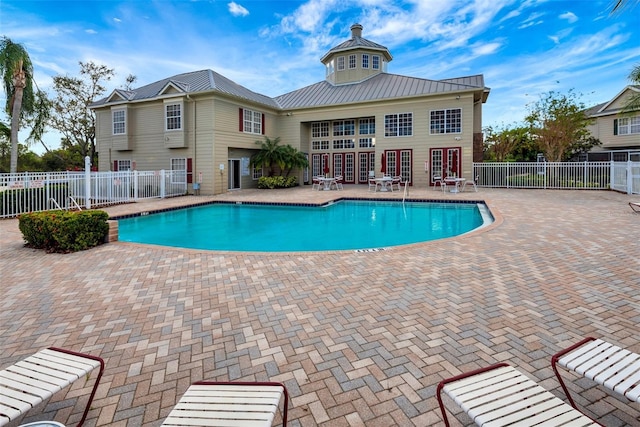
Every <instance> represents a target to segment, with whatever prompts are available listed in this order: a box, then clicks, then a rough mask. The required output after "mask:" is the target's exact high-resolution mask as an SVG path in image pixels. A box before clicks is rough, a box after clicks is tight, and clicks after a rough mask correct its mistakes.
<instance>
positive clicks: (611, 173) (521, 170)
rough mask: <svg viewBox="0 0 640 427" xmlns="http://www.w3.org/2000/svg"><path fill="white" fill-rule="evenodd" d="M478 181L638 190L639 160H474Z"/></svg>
mask: <svg viewBox="0 0 640 427" xmlns="http://www.w3.org/2000/svg"><path fill="white" fill-rule="evenodd" d="M473 176H474V177H476V176H477V177H478V185H479V186H482V187H496V188H543V189H580V190H605V189H612V190H616V191H621V192H624V193H628V194H640V163H639V162H630V161H627V162H562V163H560V162H558V163H555V162H518V163H503V162H501V163H498V162H493V163H474V164H473Z"/></svg>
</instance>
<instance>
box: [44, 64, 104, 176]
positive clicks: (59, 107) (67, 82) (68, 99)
mask: <svg viewBox="0 0 640 427" xmlns="http://www.w3.org/2000/svg"><path fill="white" fill-rule="evenodd" d="M79 64H80V76H79V77H70V76H55V77H54V78H53V88H54V90H55V92H56V98H55V99H54V100H53V101H52V102H53V112H52V115H51V118H50V120H49V123H50V125H51V127H53V128H54V129H56V130H58V131H59V132H60V133H62V135H63V136H64V140H66V142H67V144H68V145H70V146H77V147H78V149H79V151H80V153H81V155H82V157H83V158H84V157H85V156H89V157H90V158H91V163H92V164H97V161H98V159H97V156H96V117H95V113H94V112H93V111H92V110H91V109H90V108H89V106H90V105H91V104H92V103H93V102H94V101H95V100H96V99H97V98H98V97H99V96H100V95H102V94H103V93H104V92H105V91H106V87H105V86H104V82H105V81H109V80H111V77H113V75H114V71H113V69H111V68H107V67H106V66H105V65H97V64H95V63H93V62H87V63H84V62H80V63H79Z"/></svg>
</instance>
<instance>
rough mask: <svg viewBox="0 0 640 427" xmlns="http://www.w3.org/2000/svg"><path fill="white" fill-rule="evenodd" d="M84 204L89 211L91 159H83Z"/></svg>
mask: <svg viewBox="0 0 640 427" xmlns="http://www.w3.org/2000/svg"><path fill="white" fill-rule="evenodd" d="M84 203H85V207H86V208H87V209H91V158H90V157H89V156H85V157H84Z"/></svg>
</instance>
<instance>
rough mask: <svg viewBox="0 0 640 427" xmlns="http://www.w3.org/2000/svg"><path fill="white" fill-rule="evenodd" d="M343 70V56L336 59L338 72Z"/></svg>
mask: <svg viewBox="0 0 640 427" xmlns="http://www.w3.org/2000/svg"><path fill="white" fill-rule="evenodd" d="M342 70H344V56H339V57H338V71H342Z"/></svg>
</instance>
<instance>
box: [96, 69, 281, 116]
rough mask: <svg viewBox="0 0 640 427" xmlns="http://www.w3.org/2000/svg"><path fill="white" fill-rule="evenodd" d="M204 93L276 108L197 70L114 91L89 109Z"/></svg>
mask: <svg viewBox="0 0 640 427" xmlns="http://www.w3.org/2000/svg"><path fill="white" fill-rule="evenodd" d="M206 92H214V93H215V92H218V93H221V94H226V95H229V96H233V97H237V98H241V99H245V100H247V101H251V102H255V103H259V104H263V105H266V106H269V107H272V108H278V104H277V103H276V101H275V100H274V99H273V98H270V97H268V96H266V95H262V94H259V93H257V92H253V91H251V90H249V89H247V88H245V87H244V86H241V85H239V84H237V83H235V82H234V81H232V80H230V79H228V78H226V77H224V76H223V75H221V74H218V73H216V72H215V71H213V70H200V71H193V72H190V73H184V74H177V75H175V76H172V77H168V78H166V79H162V80H159V81H157V82H154V83H150V84H148V85H145V86H141V87H139V88H136V89H135V90H133V91H123V90H120V89H116V90H115V91H114V92H113V93H112V94H111V95H110V96H109V97H107V98H103V99H101V100H99V101H96V102H94V103H93V104H92V105H91V107H93V108H95V107H101V106H105V105H108V104H111V103H117V102H136V101H148V100H153V99H158V98H161V97H163V96H166V95H177V94H183V95H187V94H194V93H206Z"/></svg>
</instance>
